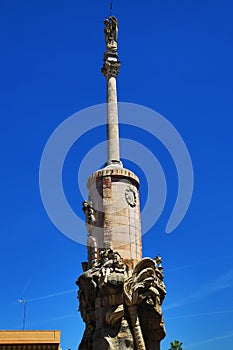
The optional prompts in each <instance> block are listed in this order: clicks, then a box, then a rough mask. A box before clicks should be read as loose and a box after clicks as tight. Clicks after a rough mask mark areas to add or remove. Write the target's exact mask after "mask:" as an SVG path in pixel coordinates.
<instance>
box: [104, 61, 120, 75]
mask: <svg viewBox="0 0 233 350" xmlns="http://www.w3.org/2000/svg"><path fill="white" fill-rule="evenodd" d="M120 66H121V63H120V62H119V61H109V60H105V61H104V65H103V68H102V73H103V75H104V76H105V77H106V79H108V78H110V77H115V78H116V77H117V76H118V74H119V70H120Z"/></svg>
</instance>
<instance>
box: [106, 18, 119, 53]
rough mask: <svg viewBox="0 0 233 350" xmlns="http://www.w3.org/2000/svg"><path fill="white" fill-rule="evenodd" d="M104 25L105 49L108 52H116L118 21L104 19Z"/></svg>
mask: <svg viewBox="0 0 233 350" xmlns="http://www.w3.org/2000/svg"><path fill="white" fill-rule="evenodd" d="M104 24H105V28H104V35H105V42H106V49H107V50H109V51H117V38H118V21H117V19H116V17H114V16H110V17H109V18H106V19H105V21H104Z"/></svg>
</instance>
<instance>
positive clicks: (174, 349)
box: [169, 340, 183, 350]
mask: <svg viewBox="0 0 233 350" xmlns="http://www.w3.org/2000/svg"><path fill="white" fill-rule="evenodd" d="M170 344H171V348H170V349H169V350H183V348H182V344H183V343H181V342H180V341H179V340H174V341H173V342H171V343H170Z"/></svg>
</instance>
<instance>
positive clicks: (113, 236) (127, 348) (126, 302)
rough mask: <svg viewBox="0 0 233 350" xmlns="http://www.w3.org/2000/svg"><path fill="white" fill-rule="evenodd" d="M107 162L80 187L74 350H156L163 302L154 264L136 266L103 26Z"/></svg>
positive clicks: (135, 193)
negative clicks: (79, 334)
mask: <svg viewBox="0 0 233 350" xmlns="http://www.w3.org/2000/svg"><path fill="white" fill-rule="evenodd" d="M104 23H105V29H104V33H105V43H106V50H105V53H104V64H103V68H102V73H103V74H104V76H105V78H106V87H107V89H106V90H107V108H106V109H107V161H106V166H105V167H104V168H103V169H99V170H97V171H96V172H94V173H93V174H92V175H90V176H89V178H88V180H87V188H88V199H87V200H86V201H84V202H83V211H84V214H85V216H86V229H87V232H88V235H87V247H88V261H87V262H84V263H83V265H82V266H83V274H82V275H81V276H80V277H79V278H78V279H77V281H76V284H77V285H78V286H79V292H78V298H79V305H80V307H79V309H80V312H81V316H82V318H83V320H84V322H85V324H86V329H85V332H84V335H83V338H82V341H81V343H80V345H79V350H160V341H161V339H163V338H164V336H165V329H164V323H163V316H162V311H161V304H162V302H163V299H164V297H165V294H166V289H165V286H164V283H163V270H162V266H161V258H160V257H156V258H155V260H153V259H151V258H144V259H142V243H141V216H140V199H139V179H138V177H137V176H136V175H135V174H134V173H133V172H132V171H130V170H128V169H126V168H124V167H123V164H122V162H121V160H120V148H119V126H118V108H117V87H116V86H117V84H116V79H117V76H118V73H119V69H120V62H119V60H118V52H117V37H118V22H117V19H116V17H114V16H110V17H109V18H107V19H106V20H105V21H104Z"/></svg>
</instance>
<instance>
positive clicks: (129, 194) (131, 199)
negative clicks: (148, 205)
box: [125, 188, 137, 207]
mask: <svg viewBox="0 0 233 350" xmlns="http://www.w3.org/2000/svg"><path fill="white" fill-rule="evenodd" d="M125 198H126V201H127V203H128V204H129V205H130V206H131V207H135V206H136V203H137V197H136V193H135V192H134V190H132V189H131V188H127V189H126V191H125Z"/></svg>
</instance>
